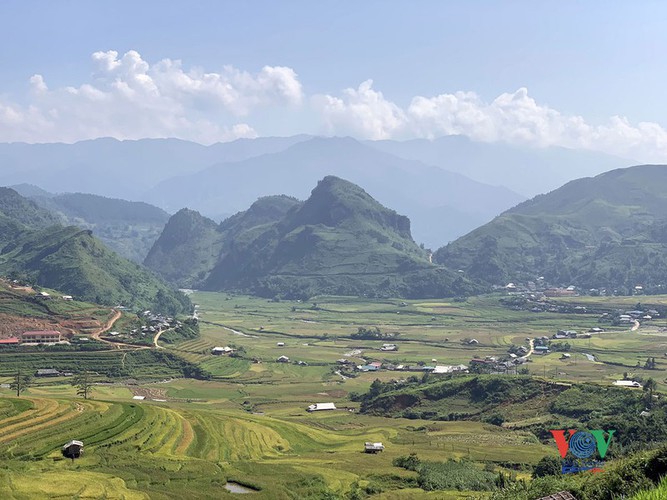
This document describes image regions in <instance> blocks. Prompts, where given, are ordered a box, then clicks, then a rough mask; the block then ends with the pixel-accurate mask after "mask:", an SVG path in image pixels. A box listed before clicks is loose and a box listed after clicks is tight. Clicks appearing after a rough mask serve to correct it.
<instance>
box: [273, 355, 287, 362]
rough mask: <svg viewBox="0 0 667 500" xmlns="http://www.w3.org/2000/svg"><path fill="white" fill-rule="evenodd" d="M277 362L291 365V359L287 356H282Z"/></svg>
mask: <svg viewBox="0 0 667 500" xmlns="http://www.w3.org/2000/svg"><path fill="white" fill-rule="evenodd" d="M276 361H277V362H278V363H289V358H288V357H287V356H280V357H279V358H278V359H277V360H276Z"/></svg>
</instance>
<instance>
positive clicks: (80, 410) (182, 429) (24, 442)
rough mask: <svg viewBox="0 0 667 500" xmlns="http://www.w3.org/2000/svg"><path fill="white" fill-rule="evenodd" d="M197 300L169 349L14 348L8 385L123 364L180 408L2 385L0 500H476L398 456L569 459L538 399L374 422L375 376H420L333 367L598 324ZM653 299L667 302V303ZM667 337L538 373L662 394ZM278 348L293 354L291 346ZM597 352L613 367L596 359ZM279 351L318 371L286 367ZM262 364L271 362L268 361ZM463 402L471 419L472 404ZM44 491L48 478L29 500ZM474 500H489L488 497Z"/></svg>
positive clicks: (622, 339)
mask: <svg viewBox="0 0 667 500" xmlns="http://www.w3.org/2000/svg"><path fill="white" fill-rule="evenodd" d="M192 298H193V302H195V303H196V304H199V306H200V308H199V310H200V313H199V314H200V317H201V319H202V320H203V321H205V323H201V325H200V326H201V335H200V337H199V338H197V339H192V340H187V341H182V342H177V343H175V344H164V349H160V350H145V351H141V352H140V353H131V352H130V353H127V355H126V354H125V352H123V351H117V350H114V351H104V352H91V353H57V354H54V353H50V354H49V356H48V357H45V358H43V359H41V358H35V357H34V356H31V355H30V354H29V353H21V352H19V353H4V354H2V356H1V357H0V375H4V377H3V378H2V379H1V380H0V381H3V382H5V381H8V380H9V376H10V375H11V374H12V373H13V370H14V369H15V368H16V366H18V365H19V364H22V366H28V365H29V366H31V367H37V366H39V367H44V368H52V367H59V366H66V365H67V366H71V365H72V364H73V363H78V365H79V366H91V367H93V366H94V367H95V368H96V370H97V371H105V370H110V369H112V368H114V367H119V366H121V363H122V360H123V358H124V362H125V363H126V364H127V366H129V367H131V368H132V370H133V376H134V377H135V378H138V379H139V387H140V388H143V389H151V390H156V391H157V390H159V391H162V392H163V393H164V394H165V397H164V398H165V399H168V400H169V401H167V402H164V403H157V402H152V401H149V400H145V401H140V402H137V401H132V400H131V397H132V394H133V390H134V386H131V385H130V386H126V385H122V384H116V385H97V386H95V390H94V392H93V397H94V399H93V400H88V401H84V400H82V399H79V398H76V397H75V389H74V388H73V387H71V386H69V385H67V383H68V380H67V379H54V380H48V381H47V380H40V381H39V385H38V386H33V387H31V388H30V389H29V390H28V391H27V392H26V393H25V395H24V397H21V398H18V399H17V398H15V397H13V396H12V393H11V391H10V390H9V389H0V484H1V485H2V486H0V497H2V498H26V497H28V498H29V497H30V495H31V494H32V495H33V497H37V498H39V497H41V498H70V497H76V496H77V495H78V497H79V498H97V497H104V496H105V495H106V497H108V498H123V497H124V498H158V499H162V498H164V499H167V498H177V497H181V498H221V497H222V498H224V495H226V493H225V492H224V490H223V485H224V484H225V482H226V481H227V480H231V479H236V480H239V481H241V482H244V484H246V483H247V484H251V485H252V486H254V487H257V488H259V489H261V491H260V492H259V493H256V494H253V495H252V497H253V498H270V499H273V498H276V499H283V498H284V499H289V498H308V497H309V496H310V498H322V496H323V495H324V494H325V492H327V491H329V492H332V493H335V494H339V495H344V494H346V493H347V492H349V491H351V488H353V485H354V484H355V483H356V484H359V485H360V487H361V488H365V487H366V486H368V485H371V484H376V483H379V484H381V485H384V490H385V491H383V492H381V493H378V494H377V495H375V496H374V497H373V498H383V499H408V498H410V499H412V498H416V499H419V498H424V499H434V498H451V499H455V498H464V497H465V495H470V494H471V493H470V492H456V491H446V492H437V493H427V492H425V491H423V490H421V489H418V488H416V486H415V483H414V479H415V478H416V475H415V473H413V472H410V471H404V470H403V469H400V468H397V467H394V466H393V465H392V460H393V459H394V458H396V457H399V456H404V455H408V454H410V453H413V452H415V453H417V454H418V455H419V457H420V458H421V459H422V460H424V461H430V462H438V461H445V460H447V459H450V458H452V459H457V460H461V459H465V460H471V461H473V462H475V463H477V464H484V463H486V464H495V465H496V466H498V465H499V464H507V463H522V464H524V467H526V468H527V469H529V468H530V467H531V465H532V464H535V463H537V462H538V461H539V460H540V459H541V458H542V457H543V456H544V455H556V454H557V450H556V448H555V446H550V445H544V444H542V443H540V442H539V441H537V440H536V439H535V437H534V435H533V434H531V433H529V432H527V431H525V430H522V429H524V428H526V427H529V426H530V425H533V424H535V423H536V419H538V420H539V408H538V407H537V403H534V402H531V403H530V404H528V403H527V404H526V407H525V408H523V409H522V410H521V411H519V410H517V411H515V412H513V413H512V414H511V415H508V418H509V420H508V423H509V424H510V425H508V428H500V427H497V426H491V425H487V424H484V423H482V422H472V421H451V422H442V421H426V420H420V419H414V420H412V419H410V420H408V419H403V418H386V417H381V416H371V415H361V414H359V413H358V411H354V412H349V411H345V409H344V408H347V407H350V408H352V409H358V407H359V404H358V403H354V402H351V401H350V399H349V394H350V393H351V392H365V391H367V390H368V388H369V386H370V384H371V383H372V382H373V380H375V379H376V378H377V379H380V380H382V381H389V380H391V379H396V378H399V377H407V376H409V375H411V374H409V373H408V374H403V373H399V372H389V371H380V372H378V373H365V374H361V375H360V376H358V377H356V378H349V379H347V380H343V379H342V378H341V377H339V376H338V375H335V374H334V373H333V371H334V370H335V369H336V360H337V359H339V358H341V357H343V356H344V355H345V354H346V353H349V352H350V351H351V350H354V349H360V350H361V351H362V354H361V356H363V358H364V359H367V360H368V359H378V360H381V361H388V362H393V363H409V364H416V363H417V362H420V361H421V362H424V363H427V364H431V363H432V359H436V360H437V363H438V364H457V363H464V364H467V363H468V361H469V360H470V358H471V357H473V356H487V355H488V356H491V355H496V356H500V355H503V354H505V353H506V352H507V349H508V347H509V346H510V345H512V344H525V340H524V339H525V337H528V336H530V337H534V336H540V335H552V334H553V333H555V331H556V330H558V329H575V330H578V331H580V330H587V329H588V328H590V327H592V326H596V325H597V324H598V323H597V315H596V314H564V313H563V314H561V313H539V314H536V313H530V312H525V311H514V310H510V309H507V308H505V307H504V306H502V305H501V304H500V303H499V302H498V298H499V297H498V296H487V297H477V298H471V299H468V300H467V301H466V302H452V301H446V300H443V301H439V300H429V301H423V300H421V301H405V303H406V305H402V304H401V302H403V301H399V300H363V301H362V300H358V299H350V298H347V297H320V298H316V299H313V301H314V302H316V306H314V305H313V302H309V303H303V302H297V301H281V302H269V301H266V300H263V299H256V298H251V297H245V296H228V295H227V294H217V293H200V292H197V293H195V294H193V295H192ZM569 300H570V301H571V300H573V299H569ZM624 300H625V299H619V300H618V301H614V300H612V299H611V298H604V300H602V299H601V300H600V302H599V303H597V304H598V305H599V306H600V307H604V308H609V309H614V308H617V307H620V308H627V304H626V303H625V302H624ZM652 300H654V301H656V302H657V301H664V302H665V303H667V298H652ZM582 302H586V303H587V304H591V303H593V302H594V299H590V298H585V300H584V299H582ZM397 313H398V314H397ZM360 326H365V327H370V326H378V327H379V328H380V329H381V330H382V331H383V332H394V333H398V334H400V335H398V337H397V340H396V341H395V342H396V343H397V344H398V345H399V350H398V351H397V352H382V351H380V350H379V349H380V347H381V345H382V343H383V341H374V340H354V339H352V338H350V335H351V334H352V333H354V332H356V331H357V328H358V327H360ZM231 330H235V331H237V332H240V333H242V334H244V335H243V336H242V335H239V334H237V333H234V332H232V331H231ZM664 335H665V334H664V333H662V332H661V331H660V330H659V325H655V326H650V324H645V325H642V327H641V328H640V330H639V331H638V332H628V331H627V329H617V330H614V331H611V332H608V333H605V334H602V335H600V336H596V337H593V338H591V339H590V340H589V339H575V340H572V341H570V343H571V344H572V351H571V353H572V357H571V358H570V359H569V360H561V359H559V358H560V355H559V354H557V353H553V354H549V355H546V356H541V357H538V356H533V357H531V362H530V363H527V365H526V366H527V367H528V368H529V370H530V371H531V372H532V373H533V374H534V375H539V376H546V378H547V379H554V380H557V381H565V382H580V381H588V382H594V383H598V384H602V385H609V384H610V382H611V381H613V380H614V379H616V378H619V377H621V376H622V373H623V372H624V371H628V372H630V373H632V374H633V375H641V376H644V377H648V376H652V377H654V378H655V379H656V380H657V381H658V382H659V390H663V389H664V387H665V386H664V380H665V377H666V376H665V372H664V370H665V369H667V363H666V362H664V361H663V360H664V359H665V358H664V356H663V354H664V352H667V337H664ZM469 338H476V339H478V340H479V344H478V345H468V344H467V343H465V341H466V339H469ZM663 338H664V339H665V340H664V345H663ZM278 342H284V343H285V346H284V347H278V346H277V343H278ZM225 345H236V346H243V347H244V349H245V351H246V353H245V354H244V358H242V359H240V358H230V357H227V356H213V355H211V354H210V349H211V348H212V347H215V346H225ZM155 352H166V353H171V354H173V355H175V356H177V357H179V358H183V359H184V360H187V361H188V362H190V363H194V364H196V365H198V366H200V367H203V368H205V369H206V370H207V371H208V372H210V373H211V374H212V379H211V380H208V381H206V380H192V379H184V378H180V377H181V372H179V370H178V369H175V368H174V367H173V366H171V365H170V364H169V363H168V362H167V361H166V358H165V360H162V361H160V360H161V359H162V358H160V357H156V356H155V355H154V354H152V353H155ZM584 353H589V354H594V355H595V356H596V359H598V360H599V361H589V360H588V359H587V358H586V357H585V356H584ZM280 355H286V356H288V357H289V358H290V359H291V360H292V361H304V362H306V363H307V365H304V366H300V365H297V364H293V363H290V364H282V363H277V362H276V358H277V357H278V356H280ZM648 356H654V357H656V360H657V362H658V370H653V371H648V370H644V369H643V368H641V367H640V368H636V369H635V368H634V366H635V365H636V362H637V361H640V364H641V365H642V366H643V361H644V360H645V359H646V357H648ZM252 358H256V359H259V360H261V361H262V362H261V363H259V364H258V363H253V362H252V360H251V359H252ZM353 359H355V360H358V362H361V359H360V358H353ZM611 363H620V364H619V365H617V364H611ZM56 364H58V366H55V365H56ZM627 366H632V368H628V367H627ZM164 379H166V381H164ZM121 380H122V379H121ZM157 380H160V381H162V382H161V383H156V382H155V381H157ZM329 401H332V402H334V403H335V404H336V405H337V406H338V407H339V408H340V409H339V410H338V411H332V412H321V413H313V414H310V413H308V412H306V411H305V408H306V407H307V406H308V405H309V404H312V403H314V402H329ZM451 404H452V405H454V407H456V405H460V406H461V410H464V409H465V405H466V404H467V403H466V402H465V401H463V400H461V401H458V402H457V401H456V400H452V402H451ZM531 405H533V406H531ZM454 407H453V408H454ZM458 410H459V409H458V408H454V409H453V410H452V411H458ZM77 438H80V439H83V441H84V443H85V445H86V451H85V454H84V456H83V458H81V459H79V460H76V461H75V462H74V463H71V462H70V461H66V460H61V459H60V451H59V450H60V446H62V444H63V443H64V442H65V441H67V440H69V439H77ZM365 441H381V442H383V443H384V444H385V447H386V450H385V452H384V453H381V454H378V455H366V454H364V453H363V452H362V449H363V443H364V442H365ZM56 477H57V478H59V479H57V480H56V479H55V478H56ZM378 478H384V479H378ZM390 478H391V479H390ZM34 481H40V482H42V481H44V482H46V483H48V484H40V485H39V487H40V488H44V489H43V490H39V491H37V490H33V492H30V490H29V485H30V484H31V483H32V482H34ZM26 485H28V486H26ZM1 488H4V490H3V489H1ZM26 492H27V493H26ZM475 495H477V496H478V497H479V498H484V497H485V496H486V493H482V492H480V493H475Z"/></svg>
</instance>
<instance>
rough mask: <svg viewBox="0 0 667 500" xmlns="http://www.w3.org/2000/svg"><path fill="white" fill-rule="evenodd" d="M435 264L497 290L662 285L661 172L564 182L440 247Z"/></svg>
mask: <svg viewBox="0 0 667 500" xmlns="http://www.w3.org/2000/svg"><path fill="white" fill-rule="evenodd" d="M434 257H435V260H436V261H437V262H439V263H441V264H446V265H448V266H450V267H452V268H455V269H462V270H464V271H465V272H466V275H467V276H468V277H470V278H472V279H477V280H481V281H483V282H486V283H488V284H498V285H502V284H505V283H507V282H508V281H516V280H531V279H535V278H536V277H537V276H544V277H545V278H547V280H548V281H550V282H553V283H559V284H576V285H579V286H582V287H586V288H601V287H608V288H621V289H625V290H627V289H629V288H632V287H634V286H635V285H637V284H641V285H643V286H644V287H645V288H647V289H649V290H650V289H657V288H658V287H659V286H663V287H664V286H665V285H667V167H666V166H662V165H643V166H637V167H631V168H626V169H618V170H613V171H611V172H606V173H604V174H601V175H598V176H596V177H593V178H584V179H579V180H576V181H572V182H569V183H567V184H566V185H564V186H562V187H561V188H559V189H557V190H555V191H552V192H551V193H548V194H546V195H540V196H537V197H535V198H533V199H532V200H530V201H527V202H524V203H522V204H520V205H518V206H516V207H514V208H513V209H511V210H508V211H507V212H505V213H503V214H502V215H500V216H499V217H497V218H496V219H494V220H493V221H491V222H490V223H488V224H486V225H484V226H482V227H480V228H478V229H476V230H474V231H472V232H471V233H469V234H468V235H466V236H464V237H462V238H460V239H459V240H457V241H455V242H453V243H450V244H449V245H447V246H445V247H443V248H441V249H440V250H438V251H437V252H436V254H435V256H434Z"/></svg>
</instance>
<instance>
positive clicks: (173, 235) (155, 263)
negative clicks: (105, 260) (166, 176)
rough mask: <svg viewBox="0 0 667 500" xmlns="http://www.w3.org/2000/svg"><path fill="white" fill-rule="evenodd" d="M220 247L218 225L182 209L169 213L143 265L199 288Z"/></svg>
mask: <svg viewBox="0 0 667 500" xmlns="http://www.w3.org/2000/svg"><path fill="white" fill-rule="evenodd" d="M221 248H222V237H221V234H220V232H219V231H218V224H217V223H215V222H214V221H212V220H211V219H208V218H206V217H203V216H202V215H200V214H199V212H195V211H194V210H189V209H187V208H184V209H182V210H179V211H178V212H176V213H175V214H174V215H172V216H171V218H170V219H169V221H168V222H167V224H166V225H165V227H164V230H163V231H162V234H160V236H159V238H158V239H157V240H156V242H155V244H154V245H153V247H152V248H151V249H150V251H149V252H148V255H147V256H146V259H145V260H144V265H145V266H146V267H148V268H149V269H152V270H153V271H154V272H155V273H157V274H158V275H160V276H162V277H163V278H164V279H166V280H167V281H169V282H170V283H174V284H176V285H178V286H179V287H181V288H198V287H200V286H201V283H202V282H203V281H204V280H205V279H206V277H207V276H208V273H209V272H210V270H211V269H212V268H213V266H214V265H215V263H216V262H217V259H218V256H219V254H220V250H221Z"/></svg>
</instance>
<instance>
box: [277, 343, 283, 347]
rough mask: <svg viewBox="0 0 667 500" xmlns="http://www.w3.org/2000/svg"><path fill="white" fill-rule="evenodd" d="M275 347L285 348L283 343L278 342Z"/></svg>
mask: <svg viewBox="0 0 667 500" xmlns="http://www.w3.org/2000/svg"><path fill="white" fill-rule="evenodd" d="M276 346H278V347H285V342H278V343H277V344H276Z"/></svg>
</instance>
